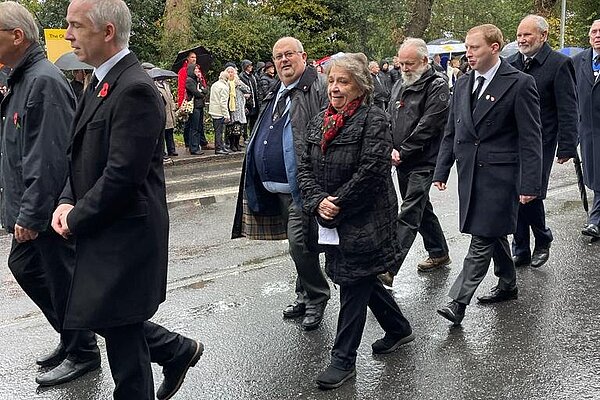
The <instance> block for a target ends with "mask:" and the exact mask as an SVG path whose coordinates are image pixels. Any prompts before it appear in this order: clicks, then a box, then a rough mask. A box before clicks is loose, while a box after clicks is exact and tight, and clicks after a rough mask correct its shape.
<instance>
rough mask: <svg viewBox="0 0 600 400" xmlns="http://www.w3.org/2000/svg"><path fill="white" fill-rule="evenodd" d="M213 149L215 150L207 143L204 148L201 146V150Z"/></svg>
mask: <svg viewBox="0 0 600 400" xmlns="http://www.w3.org/2000/svg"><path fill="white" fill-rule="evenodd" d="M214 149H215V146H214V145H212V144H210V143H207V144H205V145H204V146H202V150H214Z"/></svg>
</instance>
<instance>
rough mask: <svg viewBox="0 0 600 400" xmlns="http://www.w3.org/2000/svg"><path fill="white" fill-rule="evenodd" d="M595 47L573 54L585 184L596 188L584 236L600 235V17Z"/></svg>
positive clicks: (596, 23)
mask: <svg viewBox="0 0 600 400" xmlns="http://www.w3.org/2000/svg"><path fill="white" fill-rule="evenodd" d="M589 36H590V45H591V48H589V49H586V50H584V51H582V52H581V53H579V54H577V55H576V56H575V57H573V63H574V64H575V76H576V78H577V96H578V97H577V99H578V101H579V142H580V144H581V162H582V164H583V179H584V182H585V185H586V186H587V187H589V188H590V189H592V190H593V191H594V202H593V204H592V208H591V210H590V215H589V218H588V224H587V226H586V227H585V228H584V229H583V230H582V231H581V233H582V234H583V235H586V236H591V237H592V238H600V228H599V226H600V19H597V20H595V21H594V22H593V23H592V26H591V27H590V32H589Z"/></svg>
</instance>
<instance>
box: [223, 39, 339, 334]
mask: <svg viewBox="0 0 600 400" xmlns="http://www.w3.org/2000/svg"><path fill="white" fill-rule="evenodd" d="M273 62H274V63H275V68H276V70H277V74H278V76H279V79H280V81H281V82H280V84H279V85H276V86H275V87H273V88H271V90H270V91H269V92H267V94H266V95H265V97H264V99H263V101H262V104H261V111H260V114H259V116H258V119H257V122H256V124H255V126H254V129H253V132H252V136H251V137H252V139H251V141H250V143H249V144H248V149H247V152H246V159H245V160H244V168H243V171H242V178H241V182H240V191H239V194H238V204H237V209H236V213H235V219H234V226H233V232H232V237H233V238H238V237H242V236H245V237H247V238H249V239H256V240H280V239H286V238H287V239H288V240H289V249H290V255H291V257H292V260H293V261H294V264H295V265H296V271H297V272H298V277H297V279H296V300H295V301H294V302H293V303H292V304H290V305H289V306H288V307H286V308H285V309H284V310H283V316H284V318H297V317H303V319H302V327H303V328H304V329H305V330H312V329H315V328H317V327H318V326H319V324H320V323H321V320H322V319H323V311H324V309H325V306H326V304H327V301H328V300H329V285H328V284H327V281H326V279H325V275H324V274H323V272H322V270H321V266H320V264H319V254H318V252H317V251H312V250H311V249H308V248H307V247H306V245H305V241H304V234H303V229H302V227H303V221H302V211H301V204H302V203H301V202H302V201H301V199H300V190H299V188H298V182H297V179H296V175H297V164H298V159H299V157H300V156H301V155H302V152H303V150H304V137H305V133H306V126H307V124H308V122H309V121H310V119H311V118H313V117H314V116H315V115H317V114H318V113H319V111H321V110H322V109H324V108H325V107H326V106H327V91H326V84H325V80H324V78H323V77H321V78H320V77H319V75H318V74H317V71H316V70H315V69H314V68H313V67H312V66H307V65H306V53H305V52H304V48H303V46H302V43H301V42H300V41H299V40H298V39H295V38H292V37H283V38H281V39H279V40H278V41H277V42H276V43H275V45H274V46H273Z"/></svg>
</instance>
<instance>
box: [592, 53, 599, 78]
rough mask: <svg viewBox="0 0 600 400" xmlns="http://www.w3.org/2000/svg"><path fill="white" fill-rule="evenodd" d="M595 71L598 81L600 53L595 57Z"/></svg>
mask: <svg viewBox="0 0 600 400" xmlns="http://www.w3.org/2000/svg"><path fill="white" fill-rule="evenodd" d="M592 70H593V71H594V77H595V78H596V79H595V81H596V82H597V81H598V77H600V54H598V55H597V56H596V57H594V67H593V68H592Z"/></svg>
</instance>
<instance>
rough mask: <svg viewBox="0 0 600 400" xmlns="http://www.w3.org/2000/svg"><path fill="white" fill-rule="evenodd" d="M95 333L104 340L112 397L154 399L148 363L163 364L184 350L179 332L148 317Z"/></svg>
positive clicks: (116, 398) (138, 399)
mask: <svg viewBox="0 0 600 400" xmlns="http://www.w3.org/2000/svg"><path fill="white" fill-rule="evenodd" d="M97 333H98V334H99V335H101V336H103V337H104V339H105V341H106V353H107V355H108V363H109V365H110V372H111V374H112V377H113V380H114V382H115V390H114V393H113V398H114V399H115V400H131V399H135V400H154V398H155V397H154V382H153V379H152V368H151V366H150V363H151V362H154V363H157V364H159V365H161V366H164V365H165V364H168V363H169V362H170V361H171V360H173V359H174V358H175V357H176V356H177V355H179V354H181V353H182V352H183V351H185V350H186V349H185V345H186V344H185V343H184V337H183V336H181V335H179V334H177V333H174V332H170V331H168V330H167V329H165V328H163V327H162V326H160V325H158V324H155V323H153V322H149V321H145V322H139V323H136V324H130V325H124V326H119V327H113V328H106V329H99V330H98V331H97Z"/></svg>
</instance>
